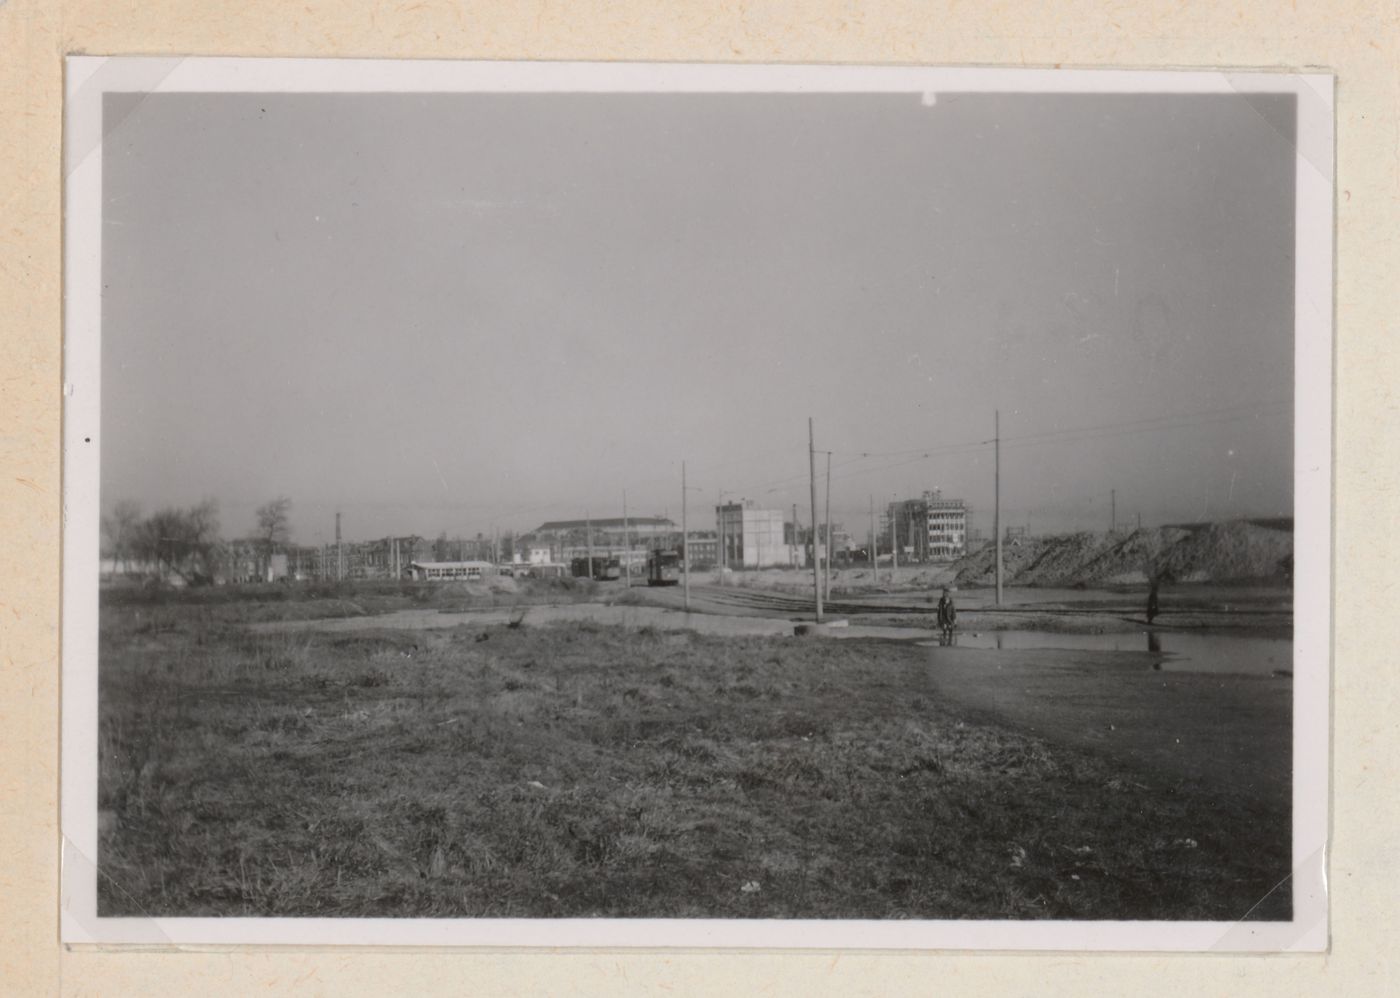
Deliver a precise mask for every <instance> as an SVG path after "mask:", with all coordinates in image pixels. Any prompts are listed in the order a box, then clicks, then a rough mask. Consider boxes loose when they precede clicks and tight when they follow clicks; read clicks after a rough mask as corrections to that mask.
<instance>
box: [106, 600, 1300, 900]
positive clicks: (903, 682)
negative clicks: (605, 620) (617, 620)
mask: <svg viewBox="0 0 1400 998" xmlns="http://www.w3.org/2000/svg"><path fill="white" fill-rule="evenodd" d="M393 598H395V599H397V598H398V597H393ZM409 598H411V597H409ZM232 606H233V609H229V608H228V606H225V605H224V604H223V603H211V602H201V601H199V600H189V599H187V600H180V601H177V602H174V603H163V602H159V601H144V602H143V601H139V600H127V601H126V602H125V603H124V604H121V605H113V604H110V603H109V604H106V605H104V606H103V608H102V612H101V613H102V615H101V669H100V731H99V736H100V752H101V757H100V768H99V808H100V810H99V818H100V827H101V829H102V833H101V841H100V853H99V866H100V871H101V875H100V878H99V910H100V912H101V913H102V914H104V915H135V914H149V915H168V916H173V915H184V916H201V915H288V916H293V915H319V916H490V917H527V916H528V917H553V916H615V917H644V916H646V917H672V916H675V917H682V916H684V917H765V918H783V917H848V918H849V917H860V918H933V917H939V918H1069V919H1102V918H1107V919H1212V920H1215V919H1220V920H1234V919H1239V918H1243V917H1253V918H1264V917H1267V918H1279V917H1287V916H1288V913H1289V910H1290V909H1289V898H1288V891H1287V890H1286V889H1284V890H1275V888H1276V887H1277V886H1278V885H1279V883H1280V882H1281V881H1283V880H1286V877H1287V871H1288V869H1289V867H1290V857H1289V820H1288V815H1289V812H1288V800H1287V794H1286V792H1284V793H1282V794H1271V795H1265V796H1263V797H1258V796H1247V795H1239V794H1234V793H1229V792H1225V791H1223V790H1221V789H1220V788H1219V787H1218V786H1209V785H1206V784H1204V783H1192V782H1190V781H1183V780H1182V779H1180V778H1179V777H1177V776H1174V775H1173V774H1170V773H1168V772H1166V771H1165V770H1157V769H1154V768H1153V767H1152V766H1151V765H1150V760H1149V764H1146V765H1143V764H1139V762H1138V761H1135V760H1134V759H1132V758H1129V757H1124V756H1118V755H1115V754H1114V753H1113V751H1112V749H1111V747H1105V748H1103V749H1096V748H1095V747H1094V746H1093V745H1084V744H1073V743H1070V742H1057V741H1054V740H1048V741H1047V740H1040V739H1039V738H1037V737H1035V736H1033V735H1031V734H1028V733H1026V731H1025V729H1024V727H1014V726H1011V725H1002V724H999V723H997V722H996V720H995V719H994V716H993V713H992V712H989V711H987V710H965V709H964V708H963V707H961V706H959V705H958V704H957V703H956V702H955V701H954V700H952V699H950V698H947V697H945V696H942V695H941V694H940V693H939V685H938V683H937V682H935V679H934V676H933V674H932V671H931V668H930V659H929V655H930V651H929V650H928V649H922V648H917V647H913V646H908V645H899V644H895V643H892V642H881V641H843V642H833V641H822V640H808V641H799V640H795V639H782V638H772V639H753V638H743V639H738V638H718V637H702V636H697V635H694V634H688V633H670V634H661V633H650V632H647V631H640V632H638V631H624V630H621V629H616V628H606V627H600V626H593V625H589V624H582V625H569V626H563V625H558V626H551V627H544V628H538V629H536V628H529V627H521V628H511V627H507V626H500V625H497V626H492V627H486V628H482V627H466V626H463V627H458V628H455V629H451V630H439V631H430V632H416V633H408V632H395V631H387V630H386V631H374V630H370V631H361V632H357V633H354V634H331V633H322V632H315V631H310V632H300V633H263V634H254V633H251V632H249V631H248V629H247V628H246V627H245V626H244V625H243V621H245V620H249V619H261V618H264V617H266V616H267V615H268V614H270V613H273V611H267V610H257V609H255V608H250V607H247V606H239V605H238V604H232ZM279 612H282V613H286V612H288V611H286V610H285V608H284V610H283V611H279ZM308 612H309V611H308ZM1087 709H1092V706H1090V707H1088V708H1087Z"/></svg>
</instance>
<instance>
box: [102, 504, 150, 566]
mask: <svg viewBox="0 0 1400 998" xmlns="http://www.w3.org/2000/svg"><path fill="white" fill-rule="evenodd" d="M140 529H141V507H140V506H138V505H137V504H136V503H134V502H130V501H128V500H122V501H121V502H119V503H117V504H116V505H115V506H113V507H112V512H111V514H110V515H109V516H104V517H103V518H102V534H103V536H104V538H105V539H106V542H107V553H108V555H110V556H111V558H112V560H113V561H114V562H115V563H116V564H117V565H118V566H119V567H120V568H121V570H122V571H123V572H125V571H126V570H127V569H128V568H129V566H130V562H131V556H132V547H133V545H134V544H135V543H136V537H137V533H138V531H139V530H140Z"/></svg>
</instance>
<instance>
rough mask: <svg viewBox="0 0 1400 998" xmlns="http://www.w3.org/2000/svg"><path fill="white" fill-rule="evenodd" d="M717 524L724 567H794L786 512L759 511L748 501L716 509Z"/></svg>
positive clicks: (721, 562)
mask: <svg viewBox="0 0 1400 998" xmlns="http://www.w3.org/2000/svg"><path fill="white" fill-rule="evenodd" d="M715 520H716V526H717V527H718V530H719V549H720V564H721V565H723V566H725V567H727V568H771V567H775V566H783V567H786V566H789V565H791V564H792V563H793V557H794V552H793V549H792V547H791V546H790V545H789V544H787V543H786V541H785V539H784V530H783V524H784V521H783V511H782V510H780V509H759V508H758V507H757V506H756V505H755V504H754V503H752V502H750V501H747V500H746V501H744V502H741V503H728V504H726V505H723V506H716V507H715Z"/></svg>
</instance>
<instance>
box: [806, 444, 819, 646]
mask: <svg viewBox="0 0 1400 998" xmlns="http://www.w3.org/2000/svg"><path fill="white" fill-rule="evenodd" d="M807 472H808V480H809V482H810V483H811V488H812V553H813V554H815V553H816V549H817V540H816V532H817V444H816V435H815V430H814V429H813V427H812V417H811V416H808V417H807ZM812 588H813V589H814V590H815V591H816V594H817V623H818V624H820V623H821V622H822V576H821V571H820V569H819V568H818V567H817V563H816V559H815V558H814V559H813V561H812Z"/></svg>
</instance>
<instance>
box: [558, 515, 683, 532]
mask: <svg viewBox="0 0 1400 998" xmlns="http://www.w3.org/2000/svg"><path fill="white" fill-rule="evenodd" d="M590 523H591V524H592V525H593V526H595V527H599V528H609V527H612V528H616V529H618V530H621V529H622V527H623V525H624V524H625V525H627V526H629V527H667V528H674V527H675V525H676V524H675V522H674V521H673V520H669V519H667V518H666V517H664V516H629V517H627V518H626V519H625V520H624V519H623V518H622V517H620V516H616V517H600V518H598V519H596V520H550V521H549V522H548V523H541V524H540V525H539V526H538V527H536V528H535V529H534V530H532V531H530V532H531V533H532V534H542V533H544V532H545V531H546V530H586V529H587V528H588V526H589V524H590Z"/></svg>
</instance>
